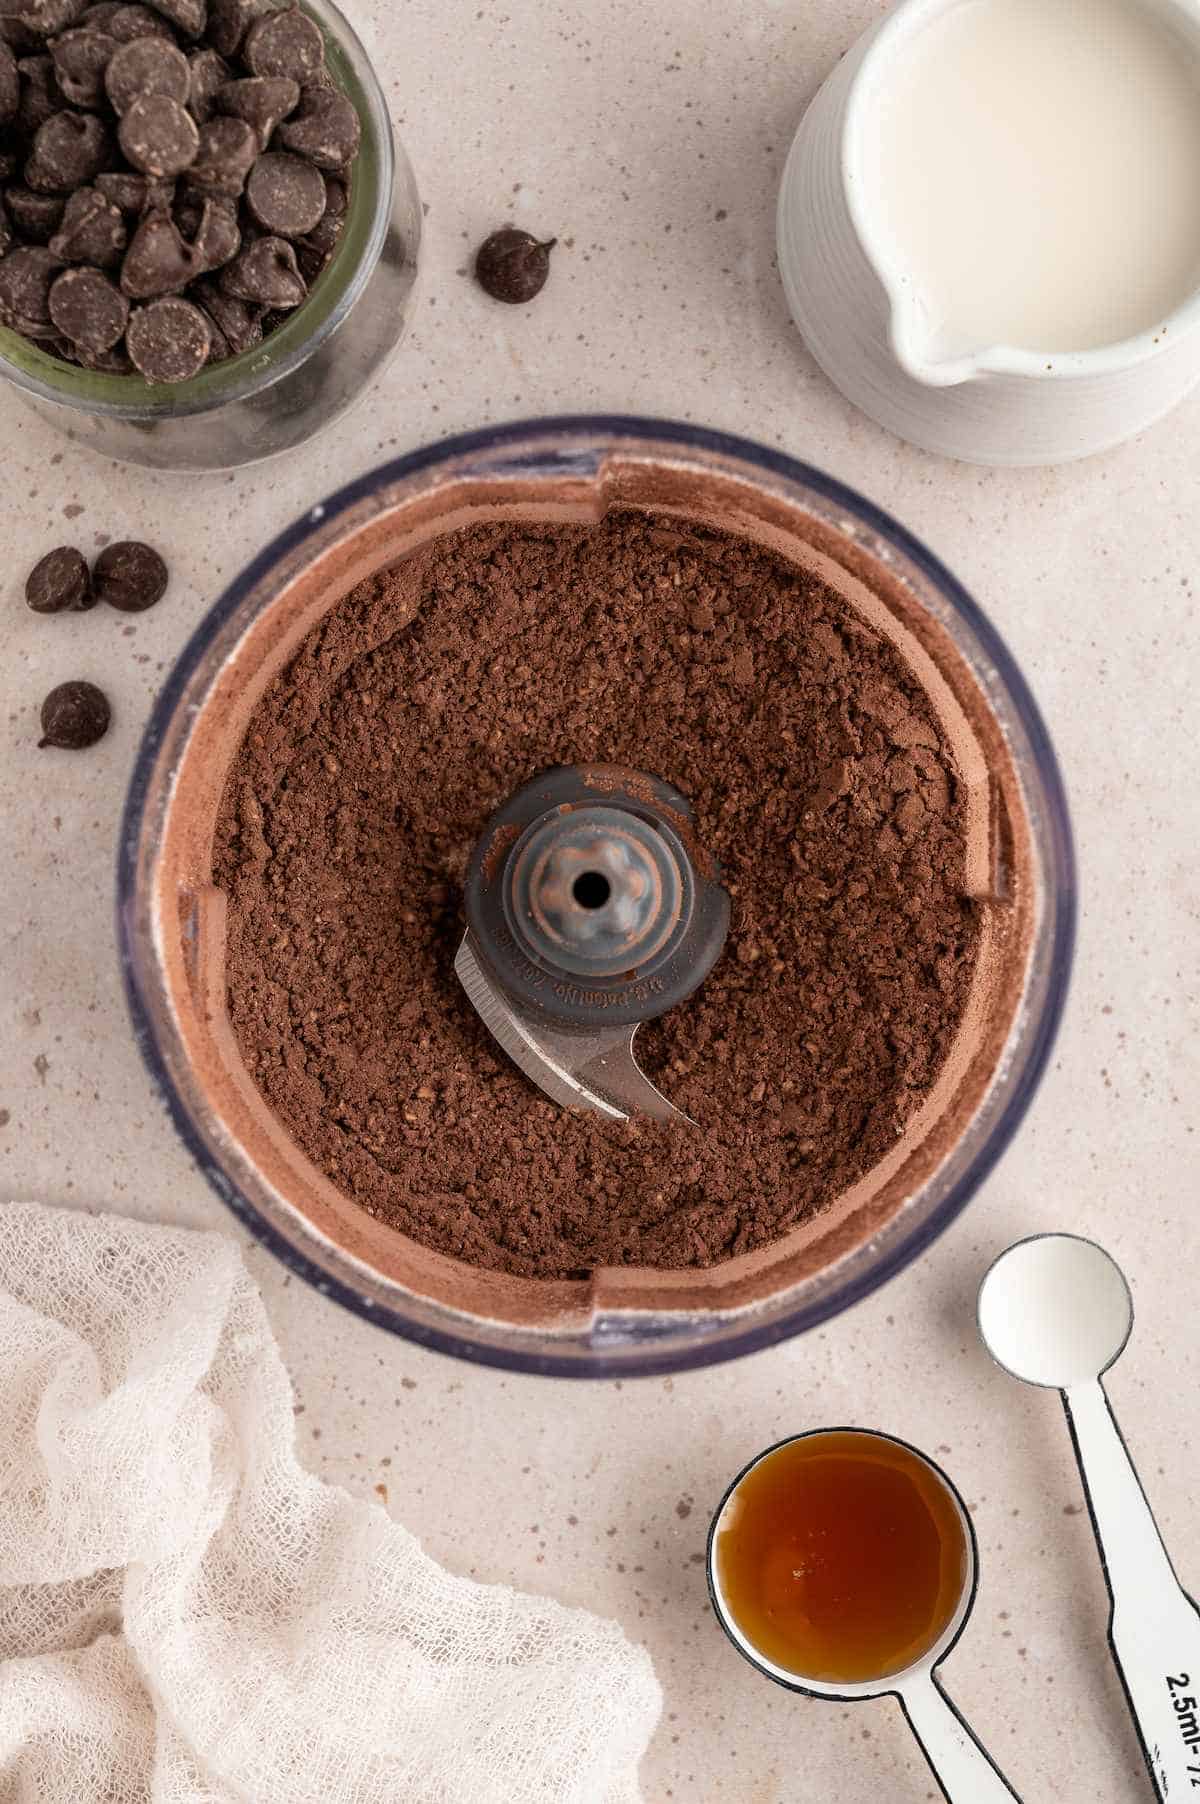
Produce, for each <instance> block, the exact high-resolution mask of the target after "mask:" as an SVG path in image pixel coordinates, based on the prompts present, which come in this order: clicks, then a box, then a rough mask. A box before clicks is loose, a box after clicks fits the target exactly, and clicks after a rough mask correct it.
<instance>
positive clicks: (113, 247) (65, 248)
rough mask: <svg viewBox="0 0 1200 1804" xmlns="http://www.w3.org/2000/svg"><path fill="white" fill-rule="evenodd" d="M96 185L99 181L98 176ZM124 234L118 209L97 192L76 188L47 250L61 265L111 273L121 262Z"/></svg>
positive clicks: (125, 239) (125, 240)
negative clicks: (81, 265) (91, 267)
mask: <svg viewBox="0 0 1200 1804" xmlns="http://www.w3.org/2000/svg"><path fill="white" fill-rule="evenodd" d="M96 179H97V181H102V180H103V177H102V176H98V177H97V178H96ZM128 237H129V234H128V231H127V230H126V226H125V221H124V219H123V217H122V215H121V210H120V208H119V207H115V206H114V205H113V203H112V201H110V200H106V199H105V197H104V195H103V194H102V193H101V192H100V190H99V188H77V189H76V190H75V193H74V194H73V195H72V196H71V198H70V200H69V201H68V202H67V204H66V208H65V210H64V212H63V215H62V219H61V221H60V222H59V227H58V230H57V232H56V233H55V235H54V236H53V238H51V240H50V249H51V250H52V251H53V253H54V255H55V256H56V257H61V258H62V260H63V262H64V263H94V264H95V265H96V267H97V268H98V269H113V268H115V267H116V265H117V264H118V263H120V261H121V256H122V253H123V252H124V249H125V246H126V243H127V242H128Z"/></svg>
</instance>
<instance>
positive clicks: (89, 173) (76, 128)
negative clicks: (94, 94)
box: [25, 112, 112, 194]
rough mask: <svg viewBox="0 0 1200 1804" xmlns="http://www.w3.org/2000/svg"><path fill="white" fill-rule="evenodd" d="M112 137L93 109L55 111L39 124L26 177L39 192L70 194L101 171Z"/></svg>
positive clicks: (105, 161)
mask: <svg viewBox="0 0 1200 1804" xmlns="http://www.w3.org/2000/svg"><path fill="white" fill-rule="evenodd" d="M111 155H112V140H111V138H110V137H109V135H108V132H107V131H106V130H105V127H104V126H103V124H102V123H101V121H100V120H99V119H97V118H96V116H95V115H94V114H93V113H65V112H64V113H52V114H51V115H50V117H49V119H47V120H45V121H44V122H43V123H42V124H41V125H39V126H38V129H37V132H36V133H35V135H34V140H33V150H32V152H31V154H30V158H29V161H28V163H26V165H25V181H26V184H27V185H28V186H29V187H30V188H35V189H36V190H37V191H38V192H39V193H40V194H70V193H71V192H72V191H73V190H74V189H76V188H82V187H83V186H84V185H85V184H86V183H88V182H90V181H91V180H92V177H93V176H96V175H99V173H100V171H101V170H102V169H103V168H104V166H105V164H106V163H107V162H108V160H109V158H110V157H111Z"/></svg>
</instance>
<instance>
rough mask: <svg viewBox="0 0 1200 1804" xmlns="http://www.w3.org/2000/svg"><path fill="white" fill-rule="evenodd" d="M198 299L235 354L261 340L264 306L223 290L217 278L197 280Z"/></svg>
mask: <svg viewBox="0 0 1200 1804" xmlns="http://www.w3.org/2000/svg"><path fill="white" fill-rule="evenodd" d="M192 292H193V294H194V295H195V297H196V300H197V303H198V304H199V305H200V306H202V307H203V309H204V311H205V313H207V315H208V316H209V318H210V319H211V320H212V322H213V324H214V325H215V326H216V328H217V330H218V331H219V332H220V334H221V337H222V338H223V339H224V340H225V342H226V343H227V344H228V346H229V349H230V351H231V352H232V353H233V354H234V356H240V354H241V353H242V352H243V351H249V350H252V349H253V348H254V346H255V345H257V344H261V343H262V336H263V329H262V309H261V308H260V307H254V306H251V305H250V304H249V303H247V302H246V301H239V300H235V299H234V297H233V295H231V294H223V293H222V292H221V290H220V289H219V288H218V287H217V285H216V283H215V282H197V283H196V286H195V288H194V289H193V290H192Z"/></svg>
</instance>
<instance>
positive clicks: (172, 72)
mask: <svg viewBox="0 0 1200 1804" xmlns="http://www.w3.org/2000/svg"><path fill="white" fill-rule="evenodd" d="M104 86H105V91H106V92H107V94H108V98H109V100H110V101H111V102H112V105H113V110H114V111H115V112H117V113H127V112H128V111H129V109H130V107H131V106H132V105H133V103H134V101H135V100H137V99H139V98H140V97H141V96H142V95H143V94H166V95H167V96H168V97H169V98H170V99H171V100H178V101H179V102H181V103H182V102H183V101H186V100H187V98H188V94H189V91H190V88H191V72H190V70H189V69H188V60H187V57H186V56H185V55H184V54H183V51H182V50H180V49H179V47H178V45H176V44H168V42H167V40H166V39H165V38H134V39H133V40H132V41H131V42H130V43H128V44H122V45H121V46H120V48H119V49H118V50H117V52H116V54H115V55H114V57H113V59H112V61H111V62H110V63H109V65H108V70H107V73H106V74H105V77H104Z"/></svg>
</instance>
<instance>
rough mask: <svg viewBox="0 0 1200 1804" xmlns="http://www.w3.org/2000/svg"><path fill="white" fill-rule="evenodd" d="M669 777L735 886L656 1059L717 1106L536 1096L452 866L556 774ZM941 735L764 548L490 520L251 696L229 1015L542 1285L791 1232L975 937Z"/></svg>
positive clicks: (835, 612)
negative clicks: (714, 946)
mask: <svg viewBox="0 0 1200 1804" xmlns="http://www.w3.org/2000/svg"><path fill="white" fill-rule="evenodd" d="M599 761H605V762H611V763H618V764H625V765H630V766H632V767H634V768H635V769H640V770H646V771H650V772H653V773H655V774H657V775H659V776H662V777H666V778H668V779H669V780H670V781H671V782H673V783H676V784H678V786H679V787H680V788H681V789H682V790H683V791H684V793H685V794H686V795H687V796H689V797H690V799H691V801H692V804H693V806H694V808H695V811H696V817H697V823H698V831H699V836H700V839H701V841H702V843H703V844H705V845H706V846H707V847H708V849H709V850H710V851H712V852H713V853H715V854H716V856H717V857H718V858H719V859H720V860H721V863H722V865H723V867H724V872H725V880H726V883H727V886H728V888H729V890H730V892H731V894H732V896H733V925H732V929H731V933H730V938H729V940H728V942H727V944H726V948H725V951H724V953H723V955H722V958H721V960H720V962H719V963H718V965H717V967H716V969H715V971H714V972H713V974H712V975H711V976H710V977H709V979H708V981H707V983H706V984H705V985H704V987H703V989H702V990H701V991H700V992H698V994H697V995H696V996H694V997H693V998H692V999H691V1000H690V1001H689V1002H687V1003H685V1004H684V1005H683V1006H682V1007H681V1008H678V1009H676V1010H675V1011H674V1012H673V1013H672V1014H671V1015H669V1016H668V1017H666V1018H665V1019H664V1020H663V1021H661V1022H658V1023H654V1024H651V1025H649V1026H647V1027H643V1028H642V1029H641V1031H640V1033H639V1036H638V1051H639V1056H640V1058H641V1060H642V1062H643V1064H644V1065H645V1067H646V1069H647V1070H648V1072H649V1073H650V1075H651V1076H652V1077H653V1078H654V1080H655V1081H656V1082H657V1083H658V1084H659V1085H660V1087H661V1088H662V1089H664V1090H665V1091H666V1092H667V1093H668V1094H669V1095H670V1096H671V1098H672V1099H673V1101H675V1102H676V1103H677V1104H679V1106H680V1107H681V1108H683V1109H684V1110H686V1111H687V1113H688V1114H690V1115H691V1116H692V1117H693V1118H694V1119H695V1120H696V1121H697V1122H698V1123H699V1124H700V1125H699V1126H698V1127H695V1128H689V1127H686V1126H684V1127H678V1126H671V1125H665V1124H661V1123H654V1122H650V1121H647V1120H640V1121H636V1122H633V1123H630V1124H628V1125H613V1124H611V1123H608V1122H606V1121H604V1120H603V1119H602V1118H600V1117H595V1116H590V1115H587V1114H574V1113H571V1112H568V1111H565V1110H563V1109H561V1108H559V1107H558V1106H557V1105H555V1104H553V1103H551V1102H549V1101H548V1100H547V1099H545V1098H544V1097H543V1096H541V1094H540V1093H539V1092H538V1091H537V1090H536V1089H535V1088H534V1087H533V1086H532V1085H531V1084H530V1083H529V1082H528V1081H527V1080H526V1078H525V1077H524V1076H523V1075H522V1074H521V1073H520V1072H519V1071H517V1070H516V1068H515V1067H514V1066H512V1065H511V1064H510V1063H509V1062H508V1061H507V1060H506V1059H505V1058H504V1056H503V1054H502V1053H500V1051H499V1050H498V1048H496V1046H495V1045H494V1043H493V1041H492V1040H491V1038H490V1037H489V1035H488V1034H487V1032H486V1030H485V1029H484V1028H483V1026H482V1025H481V1024H480V1022H479V1021H478V1020H477V1019H476V1017H475V1015H474V1013H473V1011H472V1010H471V1008H470V1006H469V1004H468V1003H467V1001H466V998H465V997H464V996H463V994H462V993H461V992H460V989H459V986H458V983H457V981H456V979H455V977H454V973H453V969H452V966H453V959H454V954H455V951H456V949H457V946H458V943H459V939H460V937H461V934H462V930H463V922H462V908H461V891H460V885H461V881H462V878H463V875H464V872H465V868H466V863H467V859H468V856H469V854H470V851H471V848H472V846H473V844H474V842H475V840H476V838H477V837H478V835H479V833H480V831H481V829H482V827H483V825H484V823H485V821H486V819H487V817H488V815H489V814H490V813H491V811H492V810H493V809H494V808H495V807H496V806H497V805H498V804H499V803H500V802H501V801H502V800H503V799H504V798H505V797H506V796H507V795H508V794H509V793H510V792H511V791H512V790H513V789H514V788H516V786H517V785H518V784H520V783H523V782H524V781H525V780H526V779H527V778H529V777H531V776H533V775H534V774H535V773H536V772H537V771H539V770H542V769H544V768H546V767H547V766H550V765H554V764H560V763H576V762H580V763H583V762H589V763H590V762H599ZM962 872H963V809H962V803H961V799H960V797H959V795H958V793H957V786H956V782H955V774H954V764H953V757H952V754H951V751H950V748H949V746H948V744H947V743H946V741H945V738H944V736H943V734H942V732H941V730H940V728H939V726H938V724H937V722H936V718H935V716H934V714H933V712H932V710H931V708H930V706H929V704H928V701H927V700H926V698H925V695H924V693H923V691H922V690H921V689H920V688H919V687H918V686H917V685H916V684H915V683H914V680H913V678H912V675H911V673H910V672H909V670H908V668H907V666H906V665H905V664H904V663H903V661H902V660H901V658H900V657H899V656H898V654H897V653H896V652H895V650H894V649H893V648H892V647H891V646H890V645H889V644H887V643H886V642H885V641H884V640H882V639H880V638H878V637H877V636H875V635H874V634H873V633H872V632H871V631H870V630H869V629H868V628H866V627H865V626H864V625H863V624H862V623H861V622H860V621H859V620H858V618H857V616H855V615H854V614H853V613H852V612H851V611H850V610H849V609H848V608H847V606H846V604H845V603H844V602H843V601H842V600H841V598H840V597H839V596H838V595H837V594H836V592H835V591H833V590H832V589H830V588H828V587H827V586H825V585H824V584H823V583H822V582H820V581H819V580H817V579H816V578H815V577H813V576H812V575H810V574H808V573H806V572H804V571H801V570H799V569H798V568H796V567H795V566H793V565H791V564H789V563H788V562H786V561H785V560H784V559H782V558H780V557H777V556H775V555H774V554H772V553H770V552H768V551H765V550H762V549H759V548H757V547H755V546H753V545H751V544H749V543H747V542H746V541H744V540H741V539H736V538H733V537H730V536H727V535H724V534H721V533H718V532H715V531H708V530H706V529H703V528H698V527H697V528H692V527H680V526H679V525H678V523H673V522H667V521H665V520H664V521H660V522H657V523H656V522H655V521H654V519H653V518H651V517H647V516H644V515H641V514H631V513H624V514H614V515H610V516H609V517H608V518H607V519H605V520H604V521H603V523H602V524H600V525H599V526H596V527H589V526H549V525H547V526H538V525H523V524H522V525H516V524H498V525H488V526H480V527H476V528H472V529H469V530H466V531H463V532H460V533H457V534H454V535H451V536H448V537H445V538H442V539H439V540H437V541H435V542H433V543H431V544H429V545H427V546H425V547H423V548H422V549H421V550H419V551H418V552H417V553H415V554H414V555H413V556H411V557H410V558H408V559H407V560H406V561H404V562H402V563H401V564H399V565H398V566H396V567H395V568H394V569H392V570H390V571H387V572H385V573H383V574H381V575H379V576H377V577H374V578H372V579H371V580H369V581H368V582H365V583H363V584H362V585H361V586H360V587H359V588H358V589H356V590H355V591H354V593H353V594H351V595H350V596H349V597H347V599H346V600H344V601H343V602H342V603H340V604H339V605H338V606H336V607H335V608H334V609H333V610H332V612H331V613H330V614H329V615H328V616H327V617H326V619H325V620H324V621H323V623H322V624H321V625H320V626H319V627H318V628H317V629H316V630H315V631H314V632H313V633H312V634H311V635H310V636H309V638H308V639H307V640H306V641H305V643H304V645H303V646H302V647H301V649H300V652H299V654H298V655H297V657H296V658H295V660H294V661H293V663H292V664H291V666H290V667H289V668H288V669H287V670H286V671H285V672H284V673H283V674H282V675H281V676H280V677H279V678H278V679H277V681H276V682H275V683H274V685H273V686H272V688H271V689H270V690H269V691H268V693H267V695H266V696H265V698H264V699H263V701H262V702H261V704H260V705H259V707H258V710H257V712H256V714H255V716H254V718H253V721H252V723H251V728H250V731H249V733H248V735H247V739H246V742H245V744H244V746H243V747H242V750H241V752H240V754H239V756H238V759H237V761H236V763H235V766H234V769H233V771H232V774H231V778H230V782H229V785H228V788H227V791H226V795H225V799H224V803H223V807H222V813H221V819H220V823H219V829H218V835H217V858H216V880H217V882H218V883H220V884H221V885H222V886H223V888H225V890H226V891H227V892H228V895H229V904H230V907H229V943H228V966H227V974H228V984H229V1007H230V1012H231V1016H232V1020H233V1025H234V1029H235V1031H236V1034H237V1037H238V1041H239V1044H240V1046H241V1049H242V1053H243V1056H244V1058H245V1061H246V1064H247V1066H248V1068H249V1070H250V1072H251V1073H252V1074H253V1076H254V1078H255V1079H256V1081H257V1083H258V1085H259V1086H260V1088H261V1090H262V1093H263V1095H264V1096H265V1097H266V1098H267V1100H268V1101H269V1102H270V1104H271V1106H272V1108H273V1109H274V1110H275V1112H276V1113H277V1115H278V1116H279V1117H280V1118H281V1120H282V1121H283V1122H284V1123H285V1124H286V1126H287V1127H288V1129H289V1130H290V1131H291V1133H292V1134H293V1135H294V1136H295V1138H296V1140H297V1141H298V1142H299V1144H300V1145H301V1147H303V1149H304V1151H305V1152H306V1153H307V1154H308V1156H309V1157H310V1158H311V1159H312V1160H313V1162H314V1163H315V1164H316V1165H318V1166H319V1167H320V1168H321V1169H322V1170H323V1171H325V1172H326V1173H327V1174H328V1175H329V1177H330V1178H331V1179H332V1180H333V1181H334V1182H335V1183H336V1184H338V1185H339V1186H340V1187H341V1188H342V1189H343V1190H344V1191H345V1192H347V1193H348V1194H349V1195H351V1196H352V1197H354V1198H355V1199H356V1200H357V1201H358V1202H359V1203H361V1205H362V1206H363V1207H364V1208H365V1209H367V1210H369V1211H370V1213H371V1214H372V1215H375V1216H378V1217H380V1218H381V1219H383V1220H384V1221H386V1222H389V1223H391V1224H393V1225H394V1226H395V1227H397V1228H399V1229H400V1230H402V1231H403V1232H404V1233H406V1234H409V1235H412V1236H413V1237H414V1238H416V1239H417V1240H420V1241H423V1242H424V1243H425V1244H426V1245H428V1246H430V1247H434V1248H436V1249H438V1250H439V1251H441V1252H444V1253H449V1254H452V1255H454V1256H456V1257H458V1258H461V1259H465V1260H469V1261H471V1262H472V1263H474V1264H477V1265H482V1266H487V1267H490V1268H493V1269H499V1270H502V1271H506V1272H513V1273H521V1274H525V1275H527V1276H533V1277H540V1278H556V1277H567V1276H580V1275H582V1274H583V1273H585V1272H587V1271H588V1270H590V1269H591V1268H593V1267H595V1266H597V1265H655V1266H659V1267H685V1266H705V1265H709V1264H711V1263H713V1262H714V1261H716V1260H719V1259H722V1258H725V1257H728V1256H729V1255H731V1254H735V1253H745V1252H749V1251H751V1250H753V1249H754V1248H757V1247H760V1246H763V1245H764V1244H766V1243H768V1242H770V1241H772V1240H774V1239H776V1238H777V1237H778V1236H780V1235H782V1234H785V1233H787V1232H788V1231H789V1230H790V1229H792V1228H794V1227H796V1226H797V1224H799V1223H800V1222H802V1221H804V1220H805V1218H807V1217H809V1216H811V1215H813V1214H814V1212H816V1211H819V1210H821V1209H822V1208H824V1207H825V1206H826V1205H827V1204H829V1203H831V1202H832V1201H833V1200H834V1199H835V1198H836V1197H838V1196H839V1194H840V1193H841V1192H843V1191H844V1190H845V1189H846V1187H847V1186H848V1185H849V1184H851V1183H853V1182H854V1181H855V1180H856V1179H857V1178H859V1177H861V1176H862V1175H863V1174H864V1173H865V1172H867V1171H868V1170H869V1169H870V1168H871V1167H872V1166H873V1165H874V1164H875V1163H876V1162H877V1161H878V1160H879V1159H880V1158H881V1157H882V1156H883V1155H884V1154H885V1153H886V1152H888V1150H889V1149H890V1148H892V1147H894V1145H895V1143H896V1139H897V1136H898V1134H899V1133H900V1132H901V1131H902V1130H903V1128H904V1125H905V1123H906V1122H907V1121H908V1119H909V1117H910V1116H911V1115H912V1113H913V1112H914V1110H915V1109H916V1108H917V1107H918V1106H919V1104H920V1103H921V1101H922V1100H923V1098H924V1097H925V1096H926V1095H927V1093H928V1091H929V1089H930V1086H931V1084H932V1083H933V1081H934V1078H935V1077H936V1074H937V1072H938V1069H939V1067H940V1065H941V1064H942V1061H943V1059H944V1058H945V1056H946V1053H947V1051H948V1049H949V1047H950V1045H951V1042H952V1040H953V1037H954V1033H955V1029H956V1026H957V1023H958V1021H959V1019H960V1016H961V1013H962V1010H963V1005H964V1002H965V999H966V995H967V991H968V988H969V985H970V981H971V975H972V971H973V967H974V963H975V957H976V952H977V945H978V923H977V920H976V918H975V914H974V910H973V907H972V904H971V903H970V901H969V900H967V899H965V898H964V897H962V896H961V895H960V894H959V890H960V888H961V884H962Z"/></svg>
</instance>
